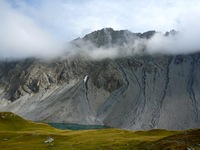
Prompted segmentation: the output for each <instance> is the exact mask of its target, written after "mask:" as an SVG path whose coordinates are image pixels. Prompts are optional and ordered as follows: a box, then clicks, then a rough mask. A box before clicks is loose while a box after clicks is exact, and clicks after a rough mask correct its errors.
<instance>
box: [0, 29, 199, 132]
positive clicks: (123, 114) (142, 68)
mask: <svg viewBox="0 0 200 150" xmlns="http://www.w3.org/2000/svg"><path fill="white" fill-rule="evenodd" d="M153 34H155V32H154V31H151V32H146V33H144V34H139V33H138V34H134V33H131V32H129V31H126V30H124V31H114V30H112V29H103V30H100V31H95V32H93V33H91V34H89V35H86V36H85V37H84V38H83V40H84V41H91V42H93V43H94V44H96V45H97V47H100V46H101V45H102V46H109V45H113V44H119V45H120V44H122V43H124V42H128V41H129V40H130V39H131V40H134V39H135V38H150V37H151V36H152V35H153ZM199 77H200V53H195V54H188V55H174V56H170V55H146V54H145V55H141V56H129V57H123V58H116V59H103V60H99V61H94V60H90V59H88V58H87V57H86V56H85V55H79V56H77V57H67V58H65V59H61V58H57V59H55V60H51V61H41V60H37V59H27V60H21V61H15V62H1V63H0V111H12V112H15V113H17V114H19V115H21V116H22V117H25V118H27V119H30V120H35V121H46V122H65V123H80V124H104V125H108V126H113V127H119V128H126V129H134V130H140V129H150V128H165V129H188V128H196V127H199V126H200V104H199V103H200V93H199V90H200V85H199V82H200V78H199Z"/></svg>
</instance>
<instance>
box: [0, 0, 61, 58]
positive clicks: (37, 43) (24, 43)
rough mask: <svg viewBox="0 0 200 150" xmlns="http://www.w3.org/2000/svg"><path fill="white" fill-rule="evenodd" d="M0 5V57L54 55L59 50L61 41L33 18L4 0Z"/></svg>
mask: <svg viewBox="0 0 200 150" xmlns="http://www.w3.org/2000/svg"><path fill="white" fill-rule="evenodd" d="M0 6H1V7H0V21H1V23H0V54H1V55H0V59H5V58H10V57H11V58H17V59H18V58H26V57H41V58H43V57H54V56H55V55H57V54H58V53H60V52H61V50H62V48H61V43H59V42H58V41H57V40H56V39H55V38H54V37H53V36H52V35H51V34H50V33H49V32H47V31H45V29H42V28H41V27H39V25H37V24H36V23H35V22H34V20H32V19H31V18H29V17H27V16H25V15H23V14H21V13H20V12H18V11H16V10H15V9H12V8H11V7H10V6H9V5H8V4H7V3H5V2H4V1H0Z"/></svg>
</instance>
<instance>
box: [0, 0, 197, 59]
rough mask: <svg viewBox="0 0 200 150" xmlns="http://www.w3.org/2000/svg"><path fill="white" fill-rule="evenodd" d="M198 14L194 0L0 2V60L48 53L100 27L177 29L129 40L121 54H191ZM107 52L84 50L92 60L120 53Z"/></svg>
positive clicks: (102, 50) (4, 0) (143, 30)
mask: <svg viewBox="0 0 200 150" xmlns="http://www.w3.org/2000/svg"><path fill="white" fill-rule="evenodd" d="M199 16H200V1H199V0H193V1H192V2H191V1H190V0H177V1H174V0H162V1H157V0H151V1H149V0H141V1H136V0H127V1H124V0H110V1H107V0H101V1H99V0H67V1H64V0H56V1H55V0H42V1H41V0H34V1H28V0H27V1H26V0H21V1H15V0H1V1H0V59H3V58H7V57H14V58H24V57H32V56H34V57H48V58H49V57H53V56H56V55H58V54H60V53H61V52H63V51H62V43H64V41H70V40H72V39H74V38H76V37H78V36H83V35H84V34H86V33H89V32H91V31H93V30H97V29H101V28H104V27H112V28H114V29H116V30H119V29H128V30H130V31H133V32H145V31H148V30H156V31H162V32H163V33H164V32H165V31H169V30H171V29H175V30H177V31H179V34H177V35H176V36H175V37H173V36H169V37H167V38H166V37H164V36H163V35H161V34H159V33H158V34H156V35H155V36H154V37H153V38H152V39H150V40H148V41H146V40H137V41H136V42H135V43H130V45H127V46H126V47H129V50H128V48H127V52H126V53H127V54H133V52H132V51H131V50H130V49H135V52H136V51H139V50H140V49H141V48H140V47H141V45H142V46H143V45H145V47H147V48H148V51H149V53H167V54H168V53H172V54H177V53H190V52H195V51H199V50H200V44H199V43H200V42H199V41H198V39H199V38H200V17H199ZM138 46H139V47H138ZM68 50H69V49H68ZM109 50H110V51H108V50H105V49H96V51H89V52H91V57H93V58H104V56H109V57H117V56H119V55H120V54H118V53H119V52H118V51H116V48H111V49H109ZM73 51H74V50H73ZM135 52H134V53H135ZM73 53H74V52H73ZM105 54H106V55H105Z"/></svg>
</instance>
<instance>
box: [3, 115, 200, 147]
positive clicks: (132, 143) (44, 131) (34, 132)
mask: <svg viewBox="0 0 200 150" xmlns="http://www.w3.org/2000/svg"><path fill="white" fill-rule="evenodd" d="M48 137H51V138H53V139H54V141H53V142H51V143H45V142H44V141H45V140H47V138H48ZM189 147H191V148H195V150H196V149H197V150H198V149H200V130H189V131H167V130H150V131H138V132H134V131H127V130H120V129H102V130H82V131H69V130H58V129H54V128H52V127H50V126H48V125H46V124H41V123H34V122H31V121H27V120H25V119H23V118H21V117H19V116H17V115H15V114H13V113H10V112H4V113H0V149H4V150H40V149H41V150H70V149H73V150H76V149H77V150H80V149H83V150H89V149H91V150H95V149H96V150H101V149H102V150H106V149H108V150H117V149H125V150H127V149H149V150H150V149H152V150H154V149H158V150H160V149H169V148H171V149H183V150H185V149H186V148H189Z"/></svg>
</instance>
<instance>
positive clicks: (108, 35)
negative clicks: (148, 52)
mask: <svg viewBox="0 0 200 150" xmlns="http://www.w3.org/2000/svg"><path fill="white" fill-rule="evenodd" d="M136 37H137V34H135V33H132V32H130V31H128V30H113V29H112V28H103V29H101V30H97V31H94V32H92V33H90V34H87V35H86V36H84V37H83V40H85V41H91V42H93V43H94V44H95V45H96V46H97V47H101V46H111V45H115V44H117V45H120V44H123V43H124V42H125V43H127V42H128V41H130V40H132V39H134V38H136Z"/></svg>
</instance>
